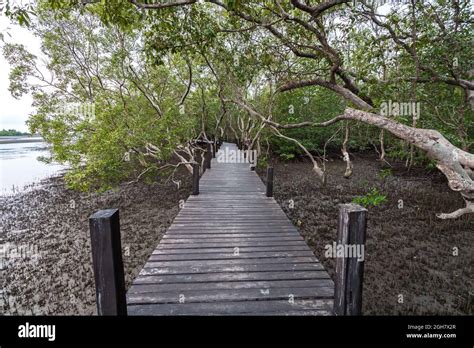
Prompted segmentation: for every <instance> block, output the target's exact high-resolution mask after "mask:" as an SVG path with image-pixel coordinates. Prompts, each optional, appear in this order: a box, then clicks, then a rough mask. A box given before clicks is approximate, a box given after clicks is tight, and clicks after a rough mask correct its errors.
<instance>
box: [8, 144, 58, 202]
mask: <svg viewBox="0 0 474 348" xmlns="http://www.w3.org/2000/svg"><path fill="white" fill-rule="evenodd" d="M27 140H33V141H30V142H23V141H27ZM48 155H49V153H48V148H47V145H46V143H44V142H43V141H42V139H41V138H35V139H31V138H27V137H15V138H9V139H6V137H0V195H9V194H13V193H17V192H20V191H23V190H25V189H26V186H27V185H30V184H34V183H37V182H38V181H40V180H41V179H45V178H47V177H50V176H52V175H54V174H57V173H59V172H60V171H61V170H64V169H66V167H65V166H63V165H59V164H46V163H43V162H40V161H38V157H40V156H45V157H47V156H48Z"/></svg>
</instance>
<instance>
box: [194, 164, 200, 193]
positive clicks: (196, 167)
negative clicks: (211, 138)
mask: <svg viewBox="0 0 474 348" xmlns="http://www.w3.org/2000/svg"><path fill="white" fill-rule="evenodd" d="M198 194H199V164H198V163H193V195H195V196H196V195H198Z"/></svg>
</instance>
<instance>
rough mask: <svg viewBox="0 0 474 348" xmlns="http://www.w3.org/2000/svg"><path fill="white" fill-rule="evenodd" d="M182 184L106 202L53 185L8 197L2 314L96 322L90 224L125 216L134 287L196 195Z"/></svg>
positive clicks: (0, 212) (3, 217)
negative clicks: (113, 211) (111, 214)
mask: <svg viewBox="0 0 474 348" xmlns="http://www.w3.org/2000/svg"><path fill="white" fill-rule="evenodd" d="M180 179H182V182H181V185H180V188H179V189H177V186H176V185H175V184H173V183H172V182H171V183H161V184H159V183H156V184H153V185H146V184H143V183H136V184H132V185H123V186H121V187H119V188H118V189H116V190H113V191H108V192H106V193H103V194H96V193H94V194H83V193H78V192H74V191H71V190H68V189H66V188H64V184H63V180H62V178H60V177H59V178H55V179H49V180H46V181H44V182H43V184H42V185H41V186H38V187H35V188H33V189H30V191H29V192H26V193H22V194H18V195H15V196H12V197H0V228H1V229H0V245H2V246H3V250H0V252H3V254H4V255H5V257H4V259H3V264H2V265H1V268H2V270H1V271H0V272H1V276H0V283H1V289H3V293H1V294H0V313H3V314H22V315H27V314H34V315H39V314H54V315H63V314H65V315H77V314H79V315H90V314H95V313H96V308H95V288H94V280H93V279H94V277H93V272H92V259H91V249H90V237H89V222H88V218H89V216H90V215H91V214H92V213H94V212H95V211H96V210H99V209H106V208H119V209H120V224H121V235H122V249H123V259H124V267H125V281H126V285H127V287H128V286H129V284H130V282H131V280H133V279H134V278H135V277H136V275H137V274H138V272H139V271H140V269H141V268H142V266H143V265H144V264H145V261H146V260H147V259H148V257H149V255H150V254H151V252H152V251H153V249H154V248H155V246H156V245H157V244H158V242H159V240H160V238H161V236H162V235H163V234H164V232H165V231H166V229H167V228H168V226H169V225H170V224H171V222H172V220H173V219H174V217H175V216H176V214H177V213H178V209H179V200H180V199H186V198H187V196H188V195H189V193H190V181H189V180H188V178H187V177H186V176H182V177H181V178H180Z"/></svg>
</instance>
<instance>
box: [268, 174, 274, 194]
mask: <svg viewBox="0 0 474 348" xmlns="http://www.w3.org/2000/svg"><path fill="white" fill-rule="evenodd" d="M267 197H273V168H272V167H268V168H267Z"/></svg>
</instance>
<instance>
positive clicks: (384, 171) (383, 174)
mask: <svg viewBox="0 0 474 348" xmlns="http://www.w3.org/2000/svg"><path fill="white" fill-rule="evenodd" d="M378 176H379V178H380V179H382V180H385V179H386V178H388V177H390V176H393V173H392V170H391V169H390V168H386V169H382V170H381V171H380V172H379V174H378Z"/></svg>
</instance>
